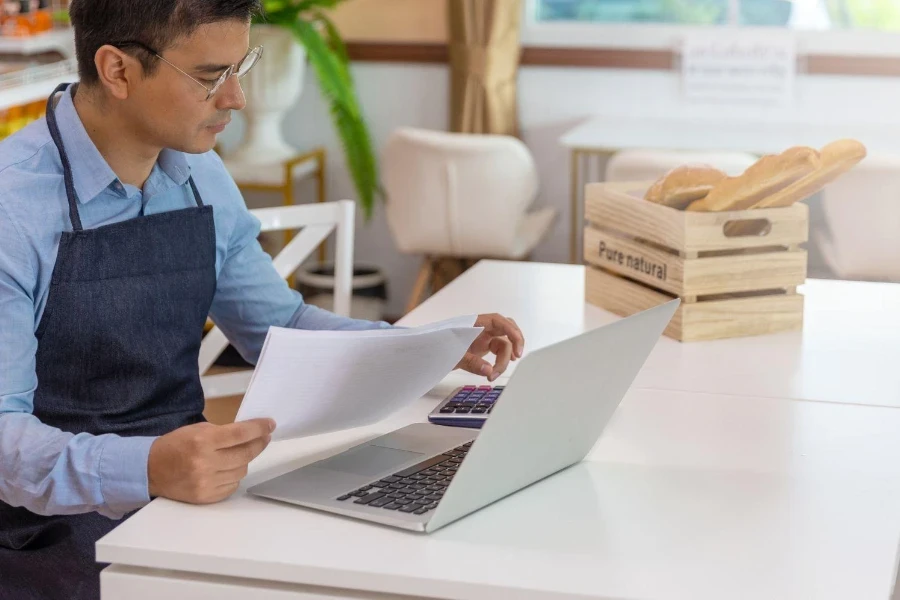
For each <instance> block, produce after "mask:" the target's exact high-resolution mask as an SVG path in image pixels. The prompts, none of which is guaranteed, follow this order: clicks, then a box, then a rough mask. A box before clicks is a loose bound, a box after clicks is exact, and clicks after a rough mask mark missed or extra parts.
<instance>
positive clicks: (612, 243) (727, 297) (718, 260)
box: [584, 183, 809, 341]
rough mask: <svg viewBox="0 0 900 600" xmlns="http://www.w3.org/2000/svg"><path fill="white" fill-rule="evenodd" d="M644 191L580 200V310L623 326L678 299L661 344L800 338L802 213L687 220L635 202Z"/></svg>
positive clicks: (597, 193)
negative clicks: (782, 334) (583, 267)
mask: <svg viewBox="0 0 900 600" xmlns="http://www.w3.org/2000/svg"><path fill="white" fill-rule="evenodd" d="M649 185H650V184H649V183H594V184H589V185H588V186H587V189H586V194H585V222H586V226H585V231H584V259H585V262H586V263H587V265H588V266H587V275H586V278H587V280H586V285H585V293H586V297H587V301H588V302H589V303H591V304H595V305H597V306H600V307H602V308H605V309H607V310H609V311H611V312H614V313H616V314H618V315H622V316H627V315H631V314H634V313H636V312H639V311H641V310H645V309H648V308H651V307H653V306H656V305H658V304H661V303H663V302H666V301H668V300H671V299H672V298H674V297H680V298H681V299H682V304H681V306H680V307H679V308H678V311H677V313H676V314H675V317H674V318H673V319H672V322H671V323H670V324H669V327H668V328H667V329H666V332H665V334H666V335H667V336H669V337H672V338H675V339H677V340H681V341H693V340H710V339H721V338H730V337H741V336H750V335H761V334H767V333H774V332H779V331H790V330H797V329H800V328H801V327H802V325H803V296H802V295H801V294H798V293H797V286H798V285H801V284H802V283H803V282H804V281H805V280H806V268H807V255H806V251H805V250H803V249H802V248H800V247H799V245H800V244H801V243H803V242H805V241H807V239H808V236H809V211H808V208H807V207H806V205H805V204H794V205H793V206H790V207H787V208H771V209H757V210H743V211H729V212H708V213H704V212H686V211H682V210H676V209H673V208H669V207H666V206H661V205H658V204H653V203H651V202H647V201H646V200H644V199H643V195H644V191H645V190H646V189H647V187H648V186H649Z"/></svg>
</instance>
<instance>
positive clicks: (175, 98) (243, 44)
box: [123, 21, 250, 154]
mask: <svg viewBox="0 0 900 600" xmlns="http://www.w3.org/2000/svg"><path fill="white" fill-rule="evenodd" d="M249 40H250V24H249V23H246V22H241V21H223V22H219V23H213V24H209V25H203V26H201V27H199V28H198V29H197V30H196V31H194V33H193V34H191V35H190V36H188V37H185V38H182V39H181V40H179V41H178V42H177V43H176V44H175V45H173V46H171V47H170V48H167V49H166V50H164V51H161V52H160V55H161V56H162V57H163V58H165V59H166V60H167V61H169V62H170V63H172V65H175V66H177V67H178V68H179V69H181V70H183V71H184V72H185V73H188V74H190V75H191V76H192V77H194V78H195V79H197V80H198V81H200V82H201V83H203V85H204V86H206V87H207V88H209V89H212V87H213V86H214V85H215V82H216V80H217V79H218V78H219V76H220V75H221V74H222V73H223V72H224V71H225V70H226V69H227V68H228V67H229V66H231V65H232V64H237V63H239V62H240V61H241V59H243V58H244V56H245V55H246V54H247V51H248V49H249ZM152 60H156V61H157V63H158V64H157V68H156V71H154V73H153V75H151V76H149V77H145V78H144V79H141V80H140V81H138V82H137V84H136V87H135V88H134V89H133V91H132V92H131V93H129V96H128V101H127V102H125V106H124V107H123V108H125V110H126V111H128V115H129V117H130V119H131V121H132V122H133V123H135V124H136V125H137V128H138V130H139V131H138V134H139V135H140V136H141V137H142V139H145V140H147V142H148V143H150V144H151V145H152V146H154V147H159V148H171V149H173V150H179V151H181V152H187V153H192V154H199V153H203V152H208V151H209V150H211V149H212V148H213V147H214V146H215V144H216V137H217V136H218V134H220V133H222V131H223V130H224V129H225V126H226V125H227V124H228V122H229V121H230V120H231V111H232V110H241V109H243V108H244V106H245V104H246V103H245V101H244V93H243V91H242V90H241V87H240V84H239V83H238V79H237V77H229V78H228V80H227V81H226V82H225V83H224V84H222V86H221V87H220V88H219V90H218V91H217V92H216V94H215V95H214V96H213V97H212V98H210V99H209V100H206V95H207V92H206V90H204V89H203V87H201V86H200V85H198V84H197V82H195V81H192V80H191V79H190V78H189V77H187V76H185V75H184V73H181V72H179V71H178V69H175V68H173V67H172V65H168V64H166V63H165V62H164V61H161V60H159V59H152Z"/></svg>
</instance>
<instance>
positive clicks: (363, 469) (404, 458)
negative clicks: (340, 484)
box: [315, 445, 422, 477]
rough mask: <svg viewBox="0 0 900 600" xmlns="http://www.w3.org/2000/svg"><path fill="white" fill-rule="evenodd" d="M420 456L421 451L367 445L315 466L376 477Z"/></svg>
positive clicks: (327, 459)
mask: <svg viewBox="0 0 900 600" xmlns="http://www.w3.org/2000/svg"><path fill="white" fill-rule="evenodd" d="M420 456H422V453H420V452H407V451H406V450H395V449H394V448H383V447H381V446H370V445H366V446H360V447H359V448H354V449H352V450H348V451H346V452H343V453H341V454H338V455H337V456H332V457H331V458H326V459H325V460H323V461H319V462H317V463H315V466H316V467H317V468H319V469H329V470H331V471H340V472H342V473H353V474H354V475H364V476H366V477H375V476H376V475H380V474H381V473H384V472H385V471H396V470H397V469H399V468H400V467H401V466H403V465H405V464H408V463H409V462H410V461H412V460H414V459H416V458H418V457H420Z"/></svg>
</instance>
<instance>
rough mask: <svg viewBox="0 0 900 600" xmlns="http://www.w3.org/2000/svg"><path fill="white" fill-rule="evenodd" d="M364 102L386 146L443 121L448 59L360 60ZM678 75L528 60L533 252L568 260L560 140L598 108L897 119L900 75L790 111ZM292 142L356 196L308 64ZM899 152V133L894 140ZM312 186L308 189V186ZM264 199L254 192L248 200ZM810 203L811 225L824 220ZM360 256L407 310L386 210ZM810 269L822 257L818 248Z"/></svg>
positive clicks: (361, 238) (401, 259)
mask: <svg viewBox="0 0 900 600" xmlns="http://www.w3.org/2000/svg"><path fill="white" fill-rule="evenodd" d="M353 73H354V76H355V78H356V81H357V85H358V88H359V93H360V95H361V102H362V105H363V107H364V110H365V113H366V115H367V117H368V119H369V122H370V126H371V128H372V133H373V136H374V141H375V144H376V145H377V147H378V148H379V149H380V148H381V147H382V145H383V143H384V141H385V140H386V138H387V136H388V135H389V134H390V132H391V131H392V130H393V129H394V128H395V127H398V126H401V125H410V126H417V127H428V128H435V129H446V127H447V123H448V118H447V111H448V98H447V96H448V75H447V68H446V67H445V66H442V65H397V64H373V63H360V64H356V65H354V68H353ZM678 85H679V84H678V77H677V76H676V75H675V74H672V73H664V72H650V71H616V70H599V69H584V68H556V67H554V68H545V67H524V68H523V69H522V71H521V75H520V81H519V86H520V87H519V94H520V95H519V104H520V114H521V122H522V129H523V137H524V140H525V142H526V144H527V145H528V146H529V147H530V148H531V150H532V152H533V153H534V155H535V159H536V161H537V164H538V168H539V171H540V177H541V187H542V191H541V196H540V198H539V199H538V204H539V205H542V206H543V205H550V206H554V207H557V208H558V209H559V210H560V211H561V215H560V219H559V221H558V222H557V226H556V229H555V231H554V232H553V234H552V235H551V237H550V238H549V239H548V240H547V241H546V242H545V243H544V244H543V245H542V246H541V247H540V248H539V249H538V251H537V252H536V253H535V257H534V258H535V260H541V261H553V262H557V261H559V262H562V261H565V260H567V258H568V244H569V238H568V223H569V213H568V207H569V164H568V157H567V153H566V151H565V149H564V148H563V147H561V146H560V145H559V142H558V139H559V138H560V137H561V136H562V135H563V134H564V133H565V132H566V131H567V130H568V129H570V128H571V127H573V126H575V125H577V124H578V123H580V122H581V121H583V120H585V119H587V118H589V117H591V116H595V115H623V116H648V117H660V116H678V115H683V116H691V117H697V118H704V117H709V118H735V119H741V118H750V119H753V120H755V121H762V122H767V123H770V124H771V126H772V127H777V124H778V123H779V122H790V121H795V120H800V121H804V122H812V123H817V122H832V121H834V120H836V119H837V120H842V119H846V118H848V116H852V118H853V120H856V121H861V122H871V123H887V122H890V123H900V80H897V79H881V80H879V79H871V78H856V77H826V76H816V77H809V76H801V77H800V79H799V81H798V85H797V96H796V102H795V104H794V105H793V106H791V107H788V108H784V109H777V110H772V109H768V110H766V109H759V108H757V109H752V108H748V107H716V108H715V109H710V108H709V107H698V106H691V105H687V104H685V103H684V102H682V100H681V99H680V96H679V89H678ZM240 128H241V125H240V122H239V119H235V125H234V128H233V129H232V130H230V131H228V132H226V133H227V135H226V136H224V137H223V145H225V147H226V148H227V147H228V144H229V143H231V142H233V140H234V139H235V138H236V137H237V136H239V134H240ZM285 135H286V137H287V139H288V141H289V142H291V143H293V144H295V145H297V146H298V147H301V148H308V147H311V146H314V145H325V146H326V147H327V149H328V152H329V164H328V188H329V189H328V197H329V199H339V198H353V197H354V192H353V187H352V184H351V182H350V179H349V177H348V176H347V172H346V168H345V167H344V163H343V157H342V155H341V151H340V146H339V143H338V141H337V138H336V137H335V135H334V134H333V130H332V127H331V123H330V120H329V117H328V112H327V109H326V105H325V104H324V102H323V100H322V98H321V97H320V94H319V92H318V88H317V85H316V83H315V77H314V75H313V73H312V70H308V71H307V81H306V87H305V90H304V93H303V96H302V98H301V100H300V101H299V103H298V104H297V106H296V108H295V109H294V110H293V111H292V112H291V114H290V116H289V118H288V120H287V122H286V123H285ZM898 150H900V140H898ZM307 192H308V193H309V194H310V195H309V196H308V197H309V198H310V199H312V198H314V196H312V195H311V194H312V190H311V189H309V190H307ZM261 201H262V199H261V198H257V197H248V204H250V205H251V206H253V205H257V204H258V203H259V202H261ZM817 214H818V213H817V211H815V206H813V217H812V221H813V226H816V224H817V222H818V216H817ZM357 223H358V225H357V226H358V234H357V239H356V260H357V262H359V263H365V264H375V265H378V266H380V267H381V268H383V269H384V270H385V271H386V273H387V275H388V278H389V286H390V290H389V291H390V301H389V305H388V307H387V311H386V312H387V314H388V315H400V314H402V311H403V307H404V303H405V299H406V297H407V296H408V293H409V290H410V289H411V287H412V282H413V279H414V277H415V271H416V269H417V267H418V260H417V259H416V258H415V257H408V256H403V255H400V254H399V253H398V252H397V251H396V250H395V249H394V245H393V242H392V240H391V237H390V233H389V230H388V227H387V223H386V220H385V219H384V211H383V210H380V209H378V210H377V211H376V215H375V217H374V219H373V220H372V222H371V223H365V222H364V221H363V218H362V215H361V214H360V215H359V219H358V221H357ZM810 262H811V272H816V269H818V268H819V266H820V263H819V261H818V259H817V256H816V255H815V249H812V255H811V257H810Z"/></svg>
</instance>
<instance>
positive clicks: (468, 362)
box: [459, 352, 493, 377]
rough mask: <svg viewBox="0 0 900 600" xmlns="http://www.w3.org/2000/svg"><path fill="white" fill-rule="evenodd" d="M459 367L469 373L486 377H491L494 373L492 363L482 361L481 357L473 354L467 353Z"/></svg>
mask: <svg viewBox="0 0 900 600" xmlns="http://www.w3.org/2000/svg"><path fill="white" fill-rule="evenodd" d="M459 366H460V368H462V369H465V370H466V371H468V372H469V373H475V374H476V375H484V376H485V377H488V376H490V374H491V371H493V369H492V368H491V365H490V363H488V362H487V361H486V360H484V359H482V358H481V357H480V356H478V355H476V354H472V353H471V352H467V353H466V355H465V356H464V357H463V359H462V360H461V361H460V362H459Z"/></svg>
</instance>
